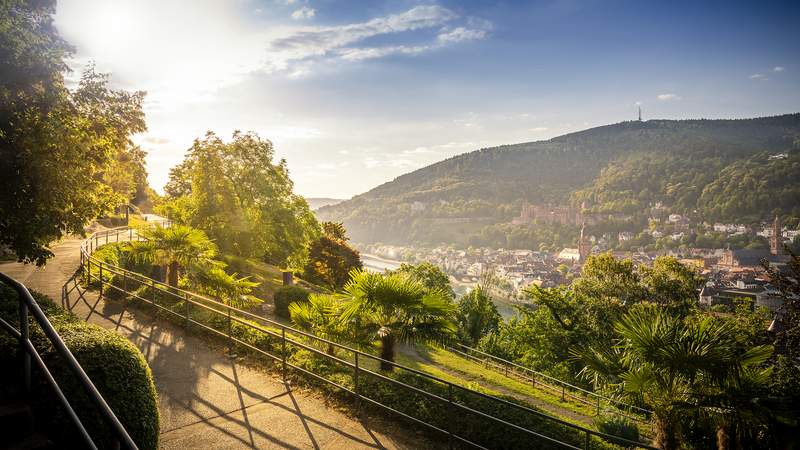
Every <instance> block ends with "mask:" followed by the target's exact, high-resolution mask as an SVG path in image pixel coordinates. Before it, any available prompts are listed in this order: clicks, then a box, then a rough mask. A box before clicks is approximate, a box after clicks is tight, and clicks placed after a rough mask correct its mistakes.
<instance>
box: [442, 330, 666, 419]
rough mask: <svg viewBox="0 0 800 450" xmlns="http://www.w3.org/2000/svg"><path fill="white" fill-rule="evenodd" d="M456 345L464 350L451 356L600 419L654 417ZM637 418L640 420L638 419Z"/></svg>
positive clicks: (596, 394)
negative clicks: (581, 407)
mask: <svg viewBox="0 0 800 450" xmlns="http://www.w3.org/2000/svg"><path fill="white" fill-rule="evenodd" d="M456 345H457V346H458V347H459V348H460V349H461V350H459V349H458V348H454V347H449V348H448V349H449V350H450V351H451V352H454V353H457V354H459V355H461V356H463V357H465V358H468V359H471V360H473V361H476V362H478V363H480V364H483V365H485V366H486V367H487V368H492V369H495V370H496V371H498V372H501V373H503V374H504V375H505V376H507V377H510V376H515V377H517V378H520V379H522V380H524V381H527V382H529V383H531V385H532V386H533V387H537V386H538V387H541V388H543V389H545V390H547V391H549V392H550V393H552V394H554V395H560V396H561V400H562V401H564V400H566V399H567V398H570V399H572V400H574V401H576V402H579V403H582V404H584V405H587V406H591V407H593V408H596V412H597V414H598V415H599V414H600V412H601V411H605V412H608V413H611V414H614V415H620V416H624V417H627V418H629V419H632V420H637V421H644V418H645V417H649V416H650V414H652V413H653V411H650V410H649V409H646V408H641V407H639V406H636V405H631V404H629V403H625V402H622V401H620V400H616V399H613V398H611V397H607V396H604V395H601V394H598V393H596V392H592V391H589V390H587V389H584V388H582V387H580V386H575V385H574V384H571V383H567V382H566V381H562V380H559V379H558V378H555V377H551V376H550V375H547V374H545V373H542V372H538V371H536V370H533V369H531V368H529V367H525V366H523V365H520V364H517V363H514V362H511V361H508V360H506V359H503V358H500V357H498V356H495V355H492V354H490V353H486V352H482V351H480V350H478V349H476V348H473V347H469V346H466V345H463V344H456ZM475 355H478V356H475ZM603 403H605V404H606V405H608V407H604V405H603ZM637 414H638V415H641V416H638V415H637ZM642 416H644V417H642Z"/></svg>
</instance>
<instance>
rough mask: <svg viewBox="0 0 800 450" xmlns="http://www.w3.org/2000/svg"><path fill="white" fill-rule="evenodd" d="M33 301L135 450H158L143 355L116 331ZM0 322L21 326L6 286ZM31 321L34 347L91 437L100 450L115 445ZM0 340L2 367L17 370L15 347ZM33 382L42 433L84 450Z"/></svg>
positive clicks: (44, 300) (42, 385) (44, 389)
mask: <svg viewBox="0 0 800 450" xmlns="http://www.w3.org/2000/svg"><path fill="white" fill-rule="evenodd" d="M33 295H34V298H35V299H36V301H37V303H39V305H40V306H41V307H42V310H43V311H44V312H45V314H46V315H47V316H48V318H49V319H50V322H51V323H52V324H53V327H54V328H55V329H56V331H57V332H58V333H59V335H60V336H61V338H62V339H63V340H64V343H65V344H66V345H67V347H68V348H69V349H70V351H71V352H72V354H73V355H75V358H76V359H77V360H78V362H79V363H80V364H81V366H82V367H83V369H84V371H85V372H86V374H87V375H88V376H89V378H90V379H91V380H92V382H93V383H94V385H95V386H96V387H97V389H98V390H99V391H100V393H101V394H102V396H103V398H104V399H105V400H106V402H107V403H108V404H109V406H110V407H111V409H112V410H113V411H114V413H115V414H116V415H117V418H119V420H120V422H122V425H123V426H124V427H125V429H126V430H127V431H128V433H129V434H130V436H131V438H133V440H134V442H136V444H137V446H138V447H139V448H141V449H155V448H158V433H159V416H158V401H157V394H156V388H155V384H154V383H153V376H152V374H151V372H150V368H149V367H148V365H147V362H146V361H145V359H144V357H143V356H142V354H141V352H140V351H139V350H138V349H137V348H136V347H135V346H134V345H133V344H132V343H130V342H129V341H128V340H127V339H125V338H124V337H122V336H120V335H118V334H116V333H114V332H113V331H110V330H106V329H103V328H101V327H99V326H97V325H92V324H87V323H85V322H84V321H82V320H81V319H79V318H78V317H76V316H74V315H72V314H70V313H68V312H66V311H65V310H63V309H61V308H60V307H58V306H56V305H55V304H54V303H53V301H52V300H51V299H50V298H48V297H46V296H44V295H41V294H38V293H33ZM0 316H2V317H3V318H4V319H5V320H6V321H8V322H9V323H11V324H14V325H16V324H18V323H19V319H18V303H17V300H16V292H14V291H13V290H12V289H11V288H9V287H8V286H5V285H0ZM29 321H30V333H31V341H32V342H33V344H34V346H35V347H36V348H37V349H38V350H39V352H40V354H41V355H42V358H43V359H44V361H45V364H47V367H48V368H49V370H50V372H51V373H52V374H53V377H54V378H55V379H56V381H57V382H58V384H59V386H60V387H61V389H62V390H63V392H64V393H65V395H66V396H67V399H68V400H69V402H70V404H71V405H72V407H73V409H74V410H75V412H76V413H77V414H78V417H79V418H80V419H81V422H82V423H83V424H84V426H85V427H86V429H87V431H88V432H89V434H90V436H92V438H93V439H95V442H96V443H97V445H98V447H99V448H111V447H112V442H113V439H112V434H111V432H110V431H109V427H108V425H107V424H106V422H105V421H104V419H103V418H102V417H101V416H99V415H98V414H97V412H96V411H95V408H94V404H93V403H92V402H91V401H90V400H89V398H88V396H87V395H86V394H85V392H84V390H83V388H82V386H81V384H80V382H79V381H78V380H77V379H76V378H75V377H74V376H73V375H72V372H71V371H70V370H69V369H68V368H67V366H66V365H65V364H64V362H63V360H62V358H61V356H60V355H59V354H58V353H56V351H55V350H54V349H53V347H52V344H51V343H50V341H49V340H48V339H47V337H46V336H45V335H44V333H43V332H42V330H41V328H40V327H39V326H38V324H37V323H36V321H35V320H34V319H33V317H29ZM0 335H3V338H2V339H0V363H2V366H3V367H19V360H18V359H17V357H16V355H17V348H18V346H17V343H16V341H15V340H14V339H9V338H10V335H8V333H5V332H2V333H0ZM14 373H17V372H16V371H12V373H8V372H5V373H3V374H2V377H3V378H4V379H9V377H11V376H13V375H12V374H14ZM33 381H34V383H35V384H36V385H35V386H34V387H33V392H36V393H41V395H40V396H38V397H36V398H35V399H34V400H33V408H34V412H35V414H36V418H37V421H39V422H40V424H41V425H42V429H45V430H48V432H49V433H50V434H51V435H50V436H49V437H50V438H51V439H53V440H54V441H56V442H58V443H59V444H60V445H61V446H63V447H65V448H70V447H75V446H77V447H80V446H82V445H83V442H82V441H81V438H80V435H79V434H78V431H77V430H76V429H75V426H74V425H73V424H72V422H71V421H70V419H69V418H68V417H67V415H66V412H65V411H64V410H63V408H60V407H54V405H59V404H60V403H59V401H58V400H57V398H56V397H55V394H54V393H53V391H52V390H51V388H50V387H49V386H48V385H47V384H46V381H44V378H43V377H42V376H39V375H38V374H36V373H35V372H34V375H33Z"/></svg>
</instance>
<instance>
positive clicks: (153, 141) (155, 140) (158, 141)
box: [142, 136, 172, 145]
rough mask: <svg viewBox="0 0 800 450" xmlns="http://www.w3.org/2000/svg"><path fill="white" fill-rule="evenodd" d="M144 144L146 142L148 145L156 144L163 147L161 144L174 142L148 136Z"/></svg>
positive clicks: (143, 140)
mask: <svg viewBox="0 0 800 450" xmlns="http://www.w3.org/2000/svg"><path fill="white" fill-rule="evenodd" d="M142 142H145V143H147V144H156V145H161V144H169V143H170V142H172V141H170V140H169V139H167V138H160V137H155V136H148V137H146V138H144V139H142Z"/></svg>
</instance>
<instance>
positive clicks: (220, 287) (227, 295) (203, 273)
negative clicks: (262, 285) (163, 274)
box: [191, 263, 263, 309]
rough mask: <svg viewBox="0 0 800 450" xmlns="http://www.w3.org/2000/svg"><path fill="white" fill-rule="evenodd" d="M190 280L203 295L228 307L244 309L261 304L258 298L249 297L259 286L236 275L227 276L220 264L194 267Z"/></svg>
mask: <svg viewBox="0 0 800 450" xmlns="http://www.w3.org/2000/svg"><path fill="white" fill-rule="evenodd" d="M193 267H194V269H195V270H193V271H192V275H191V277H192V280H193V281H194V284H195V285H196V286H198V287H199V289H200V291H201V292H203V293H204V294H207V295H210V296H212V297H215V298H218V299H220V300H222V302H223V303H225V304H226V305H228V306H232V307H234V308H238V309H246V308H251V307H253V306H256V305H258V304H260V303H262V302H263V300H261V299H260V298H258V297H255V296H253V295H251V292H253V289H254V288H255V287H257V286H258V285H259V283H257V282H255V281H250V277H242V278H239V277H238V276H237V274H235V273H234V274H228V273H227V272H225V270H224V269H223V268H222V266H221V263H217V264H207V265H205V266H201V265H194V266H193Z"/></svg>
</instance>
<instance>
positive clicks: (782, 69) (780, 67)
mask: <svg viewBox="0 0 800 450" xmlns="http://www.w3.org/2000/svg"><path fill="white" fill-rule="evenodd" d="M784 70H785V67H783V66H775V67H773V68H772V71H773V72H783V71H784Z"/></svg>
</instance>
